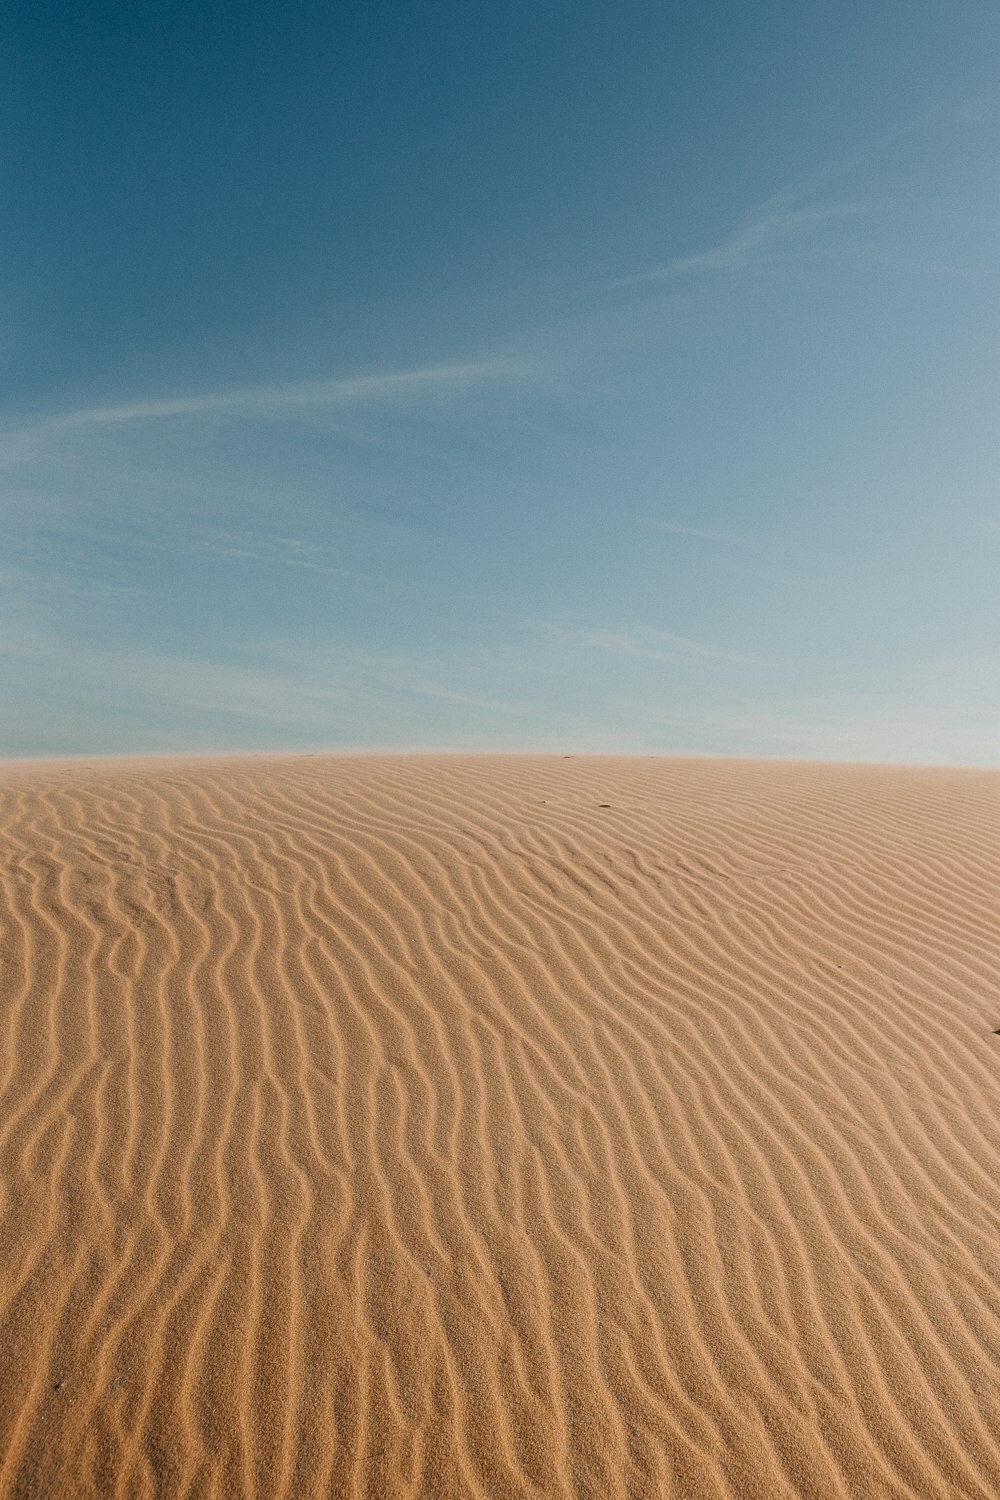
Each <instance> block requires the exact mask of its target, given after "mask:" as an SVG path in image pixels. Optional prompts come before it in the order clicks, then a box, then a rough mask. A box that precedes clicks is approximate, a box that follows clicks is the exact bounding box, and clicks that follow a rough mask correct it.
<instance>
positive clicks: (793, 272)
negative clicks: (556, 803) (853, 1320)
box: [0, 0, 1000, 765]
mask: <svg viewBox="0 0 1000 1500" xmlns="http://www.w3.org/2000/svg"><path fill="white" fill-rule="evenodd" d="M18 11H19V13H20V14H19V18H18V17H17V15H15V19H14V22H13V24H12V26H11V27H10V35H9V37H8V45H7V48H6V55H5V57H4V59H3V61H2V62H0V69H2V72H3V84H4V90H5V97H6V99H7V108H6V112H5V113H6V118H5V123H4V124H3V126H2V127H0V129H2V131H3V135H4V137H5V139H4V142H3V152H2V162H3V165H2V168H0V170H2V173H3V179H4V191H5V204H6V210H7V211H6V215H5V220H6V222H5V227H4V233H3V241H2V243H3V250H2V255H3V262H2V264H3V298H4V307H5V317H4V333H3V335H2V340H0V350H2V356H3V358H2V376H0V380H2V392H0V471H2V472H0V497H2V498H0V506H2V519H3V538H4V545H3V548H2V551H0V705H2V712H0V755H16V756H22V755H35V754H53V755H65V754H75V753H80V754H100V753H114V752H123V753H133V752H139V751H147V750H148V751H180V750H193V751H197V750H225V749H234V750H244V749H253V748H260V749H298V748H303V749H304V748H310V749H319V748H329V749H348V748H400V749H405V748H416V749H429V748H443V749H458V750H460V749H498V750H516V749H539V750H562V751H584V750H588V749H590V750H595V751H618V750H621V751H636V752H664V753H673V752H679V753H708V754H736V755H739V754H747V755H777V756H810V757H811V756H818V757H824V758H834V759H862V760H890V761H943V762H953V763H966V764H979V765H1000V641H998V629H997V627H998V619H1000V609H998V598H1000V589H998V587H997V580H998V572H1000V567H998V565H1000V498H998V494H997V480H998V471H1000V466H998V456H1000V455H998V443H1000V427H998V422H997V406H998V391H1000V338H998V334H1000V255H998V249H1000V192H998V187H1000V98H998V91H997V77H998V71H1000V8H998V7H996V6H995V5H986V4H972V3H963V0H959V3H958V4H953V5H951V6H944V5H943V4H940V3H938V4H931V3H927V0H907V3H905V4H904V3H902V0H898V3H877V0H876V3H874V4H871V3H867V4H861V3H860V0H851V3H845V4H841V5H836V6H828V5H820V4H818V3H814V0H806V3H804V4H803V3H801V0H800V3H798V4H792V3H790V0H788V3H784V4H779V3H776V0H764V3H761V4H759V5H756V6H746V5H743V4H737V3H735V0H728V3H720V0H708V3H704V0H701V3H697V4H695V3H687V0H684V3H678V4H664V3H663V0H657V3H641V4H635V3H626V4H624V5H622V6H618V7H611V6H598V5H593V4H582V3H577V4H569V3H567V0H533V3H532V4H530V5H529V4H527V3H525V4H500V5H495V6H477V5H468V4H461V5H460V4H458V3H455V0H440V3H437V4H427V3H423V4H420V5H418V4H416V3H413V0H398V3H395V4H391V5H390V4H378V3H376V4H368V5H360V4H342V5H339V6H330V5H318V4H306V3H295V0H292V3H291V4H285V5H282V6H280V7H279V6H271V7H262V6H252V5H251V6H244V7H236V6H230V5H227V4H220V5H215V6H209V7H205V6H195V5H194V4H175V5H170V6H167V7H155V6H152V5H150V4H140V5H137V6H134V7H129V8H128V9H127V10H122V9H121V8H120V7H116V8H114V9H112V8H111V7H110V6H106V5H102V4H97V5H93V4H88V5H84V4H82V3H77V4H73V5H69V4H64V5H59V4H51V3H45V0H42V3H41V4H34V5H31V6H29V5H27V4H26V3H23V0H21V3H19V4H15V12H18Z"/></svg>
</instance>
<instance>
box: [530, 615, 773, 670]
mask: <svg viewBox="0 0 1000 1500" xmlns="http://www.w3.org/2000/svg"><path fill="white" fill-rule="evenodd" d="M551 628H552V629H554V630H555V632H556V634H557V635H558V636H559V637H560V638H561V639H563V640H567V641H572V642H573V643H574V644H576V645H579V646H585V647H592V648H594V649H595V650H598V651H608V652H614V653H616V654H617V655H620V656H635V657H643V658H645V659H647V660H649V661H661V662H669V663H671V664H675V665H681V664H690V663H691V662H706V663H708V662H718V663H728V664H731V665H736V666H754V667H768V666H772V665H773V663H772V662H771V661H770V660H768V659H767V658H766V657H762V656H754V655H750V654H748V653H746V652H744V651H733V650H731V649H730V648H729V647H726V646H713V645H709V644H707V643H706V642H704V641H693V640H691V639H690V638H689V637H687V636H683V635H675V634H674V633H673V632H672V631H668V630H654V629H652V628H651V627H649V626H643V625H632V626H619V627H611V628H593V627H585V626H570V627H566V626H561V625H556V626H553V627H551Z"/></svg>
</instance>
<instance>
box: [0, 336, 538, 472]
mask: <svg viewBox="0 0 1000 1500" xmlns="http://www.w3.org/2000/svg"><path fill="white" fill-rule="evenodd" d="M539 375H540V365H539V362H538V361H537V360H531V359H529V358H527V357H520V358H518V357H507V358H504V357H496V358H489V359H479V360H468V361H465V362H459V363H454V364H442V365H427V366H423V367H418V368H415V369H410V370H395V371H390V372H388V373H382V374H372V375H354V376H345V377H339V378H337V379H331V380H305V381H292V382H289V383H287V384H283V385H259V386H244V387H239V388H237V389H235V390H225V391H208V392H196V393H192V394H187V395H177V396H167V397H163V398H160V399H156V400H150V401H127V402H121V403H118V404H112V405H107V406H85V407H78V408H75V409H73V410H70V411H63V412H58V413H55V414H53V415H50V416H47V417H44V418H41V419H40V420H38V421H35V422H33V423H31V424H30V425H28V426H25V427H21V428H19V429H16V430H14V431H11V432H9V433H8V434H7V436H6V438H5V439H4V441H3V443H2V445H0V461H2V460H3V459H7V460H8V461H10V460H18V459H22V458H24V457H26V456H28V455H29V454H30V452H31V450H32V448H33V446H34V445H35V444H36V443H37V442H38V441H39V440H43V439H45V438H48V437H54V436H57V435H59V434H61V433H70V432H73V431H87V430H91V431H92V430H94V429H101V428H114V427H121V426H125V425H128V424H138V423H151V422H164V421H168V420H171V419H174V420H176V419H179V418H199V417H228V418H234V419H239V418H246V419H250V418H252V419H255V420H258V421H260V420H281V419H282V418H288V417H293V416H295V415H297V414H299V415H301V414H307V413H309V412H315V413H320V412H325V411H336V410H340V409H345V408H349V407H358V406H366V405H368V406H379V405H383V406H384V405H389V404H393V403H395V404H399V403H409V402H413V401H416V400H424V401H427V400H432V401H433V400H442V399H447V398H453V397H459V396H463V395H466V394H468V393H470V392H472V391H474V390H477V389H478V388H480V387H482V386H486V385H497V384H507V385H510V384H523V383H525V382H527V381H532V380H536V379H538V378H539Z"/></svg>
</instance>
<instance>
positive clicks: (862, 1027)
mask: <svg viewBox="0 0 1000 1500" xmlns="http://www.w3.org/2000/svg"><path fill="white" fill-rule="evenodd" d="M0 858H2V866H0V876H2V880H0V1494H2V1495H4V1496H17V1497H29V1496H30V1497H34V1496H41V1497H60V1500H62V1497H74V1496H78V1495H79V1496H121V1497H147V1496H148V1497H154V1496H159V1497H164V1496H166V1497H174V1496H178V1497H180V1496H184V1497H203V1496H204V1497H208V1496H215V1497H219V1500H236V1497H259V1500H271V1497H289V1500H291V1497H294V1500H308V1497H324V1500H325V1497H328V1496H336V1497H341V1496H343V1497H371V1500H382V1497H394V1496H426V1497H433V1500H438V1497H450V1496H462V1497H465V1496H469V1497H490V1500H508V1497H524V1500H529V1497H530V1500H540V1497H550V1496H551V1497H565V1500H569V1497H593V1500H625V1497H628V1500H645V1497H661V1496H662V1497H672V1496H683V1497H690V1500H716V1497H718V1500H724V1497H727V1500H734V1497H735V1500H756V1497H765V1500H782V1497H798V1496H809V1497H817V1500H826V1497H830V1500H833V1497H840V1500H858V1497H876V1500H881V1497H899V1500H904V1497H906V1500H954V1497H956V1496H963V1497H964V1496H970V1497H978V1500H996V1496H997V1495H998V1494H1000V1036H996V1035H994V1034H993V1033H994V1029H995V1028H997V1027H1000V773H991V772H972V771H940V770H920V769H893V768H884V767H882V768H878V767H849V766H820V765H809V764H778V763H763V762H743V763H738V762H722V761H709V760H702V761H695V760H687V761H684V760H663V759H612V758H583V757H580V758H575V757H574V758H566V759H564V758H560V757H496V758H483V757H479V758H473V757H464V758H463V757H455V758H450V757H438V758H430V757H409V758H407V757H357V758H324V757H296V758H288V759H271V760H265V759H231V760H204V761H183V762H182V761H174V762H170V761H163V762H155V761H147V762H139V761H133V762H117V763H111V762H107V763H99V762H95V763H93V764H91V765H89V766H88V765H85V764H68V763H64V764H57V763H38V764H35V765H33V766H30V765H21V766H14V765H9V766H7V767H4V768H2V769H0Z"/></svg>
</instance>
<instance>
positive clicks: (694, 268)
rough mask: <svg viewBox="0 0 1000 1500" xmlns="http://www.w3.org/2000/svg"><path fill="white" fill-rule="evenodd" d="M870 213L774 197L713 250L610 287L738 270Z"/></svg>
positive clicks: (847, 204)
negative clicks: (822, 231)
mask: <svg viewBox="0 0 1000 1500" xmlns="http://www.w3.org/2000/svg"><path fill="white" fill-rule="evenodd" d="M871 209H872V205H871V204H868V203H860V202H851V201H849V200H848V201H845V200H833V201H830V202H817V203H804V204H798V205H795V204H790V203H788V201H787V200H786V199H785V198H784V197H783V196H782V195H779V196H777V197H775V198H772V199H769V200H768V201H767V202H765V203H763V204H761V205H760V206H759V207H758V208H757V210H756V212H755V213H754V214H753V215H752V216H751V217H750V218H749V219H748V220H747V221H746V222H745V223H744V224H742V225H741V226H740V227H738V228H737V229H735V230H734V231H733V233H732V234H730V235H727V237H726V238H725V239H723V240H720V241H719V242H718V243H717V244H715V245H709V246H706V248H705V249H703V250H698V251H695V252H694V253H693V254H691V255H679V256H675V257H673V259H671V260H667V261H663V262H662V263H661V264H659V265H655V266H649V267H647V268H646V270H644V271H638V272H636V273H635V274H633V275H631V276H622V277H618V278H617V279H616V280H615V281H613V282H612V283H611V285H612V286H615V287H628V286H640V285H642V284H643V283H652V282H660V281H672V280H674V279H676V278H677V277H680V276H686V275H690V274H693V273H695V272H698V271H737V270H741V269H742V268H743V267H744V266H747V265H750V264H751V263H755V262H757V261H759V260H761V259H763V258H764V256H765V254H766V253H767V252H768V251H770V250H773V249H775V248H776V247H777V246H779V245H782V244H788V243H791V242H794V241H798V240H805V239H808V238H809V237H810V236H814V235H815V234H816V232H817V230H819V229H822V228H824V227H826V226H828V225H833V224H839V223H842V222H844V221H845V220H847V219H852V218H856V217H857V216H858V215H860V214H864V213H869V212H871Z"/></svg>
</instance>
